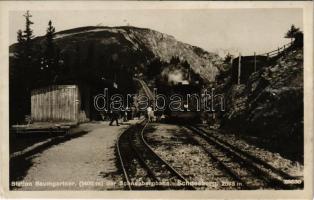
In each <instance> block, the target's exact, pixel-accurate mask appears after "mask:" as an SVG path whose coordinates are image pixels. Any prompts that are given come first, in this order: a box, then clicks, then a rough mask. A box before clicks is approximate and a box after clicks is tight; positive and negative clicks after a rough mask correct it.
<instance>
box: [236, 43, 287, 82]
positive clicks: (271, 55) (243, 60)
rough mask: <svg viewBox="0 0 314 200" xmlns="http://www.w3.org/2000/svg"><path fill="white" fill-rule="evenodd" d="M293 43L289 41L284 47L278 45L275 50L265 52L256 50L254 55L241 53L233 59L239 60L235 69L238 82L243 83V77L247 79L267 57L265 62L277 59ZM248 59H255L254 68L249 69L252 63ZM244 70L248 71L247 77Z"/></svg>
mask: <svg viewBox="0 0 314 200" xmlns="http://www.w3.org/2000/svg"><path fill="white" fill-rule="evenodd" d="M292 44H293V42H289V43H287V44H285V45H283V46H282V47H278V48H277V49H275V50H272V51H269V52H267V53H263V54H256V53H255V52H254V55H253V56H241V53H239V57H237V58H235V59H233V61H232V63H233V62H234V61H235V60H236V61H237V65H236V66H235V67H237V70H234V73H235V74H236V83H237V84H241V83H242V82H243V78H244V79H247V78H248V75H250V74H252V73H253V72H256V70H257V68H258V67H260V66H258V63H261V62H265V59H266V62H265V63H268V62H269V61H271V60H273V59H276V57H277V56H279V55H281V54H282V53H284V52H285V51H286V50H287V49H288V48H289V47H291V46H292ZM248 60H252V61H253V69H247V68H248V67H250V64H249V65H248ZM244 66H245V67H246V69H243V67H244ZM242 71H247V73H246V75H245V77H243V75H242V74H243V73H242Z"/></svg>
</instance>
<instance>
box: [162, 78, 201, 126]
mask: <svg viewBox="0 0 314 200" xmlns="http://www.w3.org/2000/svg"><path fill="white" fill-rule="evenodd" d="M200 93H201V88H200V85H199V84H181V83H179V84H176V85H173V86H169V87H168V90H167V109H166V111H165V117H166V120H167V121H169V122H177V123H187V122H198V121H199V120H200V113H201V112H200V108H201V103H202V102H201V95H200Z"/></svg>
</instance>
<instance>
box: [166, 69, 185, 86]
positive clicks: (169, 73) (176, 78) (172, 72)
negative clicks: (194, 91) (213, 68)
mask: <svg viewBox="0 0 314 200" xmlns="http://www.w3.org/2000/svg"><path fill="white" fill-rule="evenodd" d="M161 75H162V76H163V77H164V78H165V79H166V80H167V81H168V83H170V84H178V83H182V84H189V81H188V80H187V78H186V77H187V75H186V74H185V72H184V71H182V70H181V69H171V68H170V67H169V68H165V69H164V70H163V71H162V72H161Z"/></svg>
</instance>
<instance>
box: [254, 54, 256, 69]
mask: <svg viewBox="0 0 314 200" xmlns="http://www.w3.org/2000/svg"><path fill="white" fill-rule="evenodd" d="M254 72H256V52H254Z"/></svg>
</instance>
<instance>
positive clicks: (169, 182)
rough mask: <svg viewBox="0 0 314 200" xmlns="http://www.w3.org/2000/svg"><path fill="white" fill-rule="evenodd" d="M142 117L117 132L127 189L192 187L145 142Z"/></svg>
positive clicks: (145, 124)
mask: <svg viewBox="0 0 314 200" xmlns="http://www.w3.org/2000/svg"><path fill="white" fill-rule="evenodd" d="M147 124H148V122H146V121H142V122H141V123H138V124H136V125H135V126H133V127H131V128H130V129H128V130H127V131H125V132H124V133H122V134H121V135H120V137H119V138H118V141H117V152H118V157H119V161H120V165H121V168H122V171H123V174H124V180H125V184H124V185H125V187H126V188H127V189H129V190H143V189H145V190H195V188H194V187H192V186H190V185H189V184H187V183H188V182H187V181H186V179H185V178H184V177H183V176H182V175H181V174H180V173H178V172H177V171H176V170H175V169H174V168H172V167H171V166H170V165H169V164H168V163H167V162H166V161H165V160H163V159H162V158H161V157H160V156H158V155H157V154H156V153H155V152H154V151H153V150H152V148H151V147H150V146H149V145H148V144H147V142H146V141H145V139H144V137H143V133H144V131H145V128H146V126H147Z"/></svg>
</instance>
